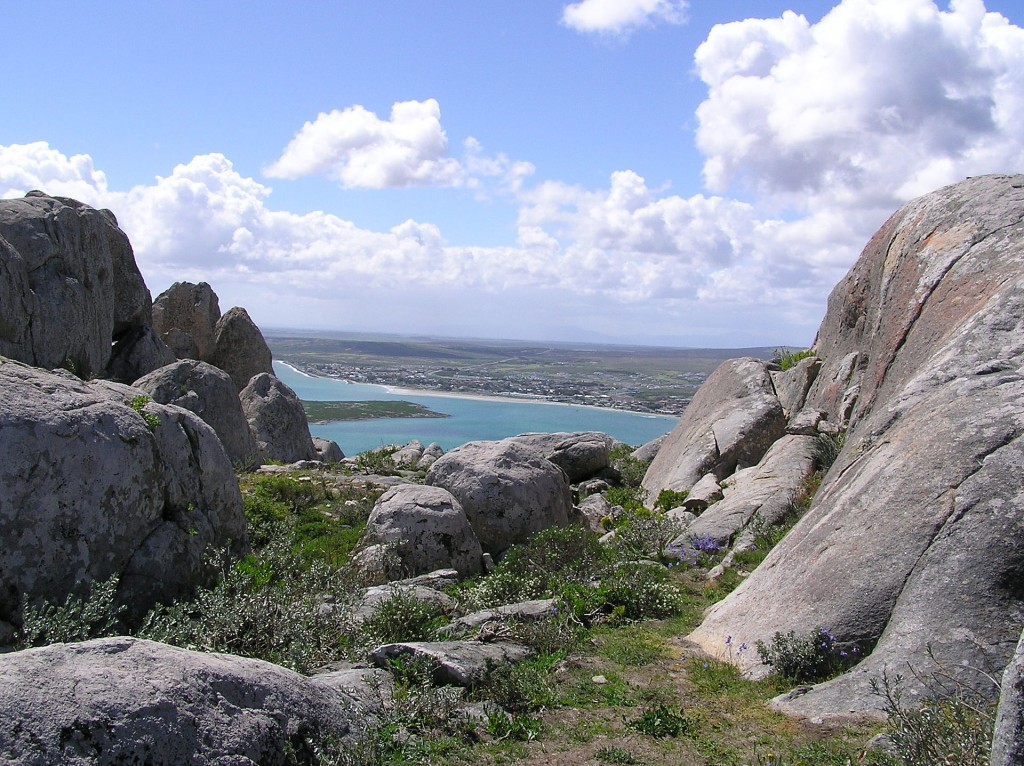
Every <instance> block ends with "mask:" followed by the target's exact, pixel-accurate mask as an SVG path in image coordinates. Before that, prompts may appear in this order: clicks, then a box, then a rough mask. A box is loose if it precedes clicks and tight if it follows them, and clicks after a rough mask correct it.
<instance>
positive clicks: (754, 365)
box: [643, 358, 786, 502]
mask: <svg viewBox="0 0 1024 766" xmlns="http://www.w3.org/2000/svg"><path fill="white" fill-rule="evenodd" d="M785 430H786V417H785V415H784V414H783V410H782V405H781V404H780V402H779V398H778V397H777V396H776V395H775V388H774V386H773V385H772V379H771V376H770V374H769V372H768V366H767V364H766V363H765V362H763V361H760V360H758V359H752V358H742V359H731V360H729V361H727V362H723V363H722V364H721V365H719V366H718V368H717V369H716V370H715V371H714V372H713V373H711V375H710V376H708V379H707V380H706V381H704V384H703V385H702V386H701V387H700V389H698V391H697V393H696V395H695V396H694V397H693V401H692V402H690V404H689V405H687V407H686V410H684V412H683V415H682V417H681V418H680V419H679V423H678V424H677V425H676V427H675V428H674V429H672V431H671V432H670V433H669V435H668V437H667V438H666V439H665V441H664V442H663V443H662V445H661V448H660V449H659V450H658V453H657V455H656V456H655V458H654V460H653V461H652V462H651V466H650V468H648V469H647V473H646V475H645V476H644V480H643V488H644V489H645V490H647V495H648V498H649V500H650V501H651V502H654V501H655V500H656V499H657V497H658V494H659V493H660V492H661V491H662V490H664V489H670V490H674V491H677V492H679V491H683V490H689V489H690V488H691V487H693V485H694V484H696V483H697V482H698V481H699V480H700V479H701V477H703V476H704V475H705V474H708V473H713V474H715V476H716V477H717V478H718V479H719V480H721V479H724V478H725V477H726V476H729V475H730V474H731V473H732V472H733V471H735V470H736V469H737V468H746V467H748V466H752V465H756V464H757V463H758V461H760V460H761V458H762V457H763V456H764V453H765V452H767V451H768V448H769V447H771V446H772V444H773V443H774V442H775V440H776V439H778V438H779V437H780V436H782V435H783V434H784V433H785Z"/></svg>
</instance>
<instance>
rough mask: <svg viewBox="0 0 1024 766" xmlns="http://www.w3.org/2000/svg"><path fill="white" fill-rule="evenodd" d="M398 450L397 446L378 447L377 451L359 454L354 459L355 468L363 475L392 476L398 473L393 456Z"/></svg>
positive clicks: (372, 450)
mask: <svg viewBox="0 0 1024 766" xmlns="http://www.w3.org/2000/svg"><path fill="white" fill-rule="evenodd" d="M399 449H400V448H399V447H397V446H393V445H392V446H387V447H378V448H377V449H371V450H367V451H366V452H360V453H359V454H358V455H356V457H355V461H356V468H357V469H359V471H361V472H362V473H365V474H374V475H377V476H392V475H394V474H396V473H398V466H397V465H396V464H395V461H394V458H393V457H392V455H394V454H395V453H396V452H398V450H399Z"/></svg>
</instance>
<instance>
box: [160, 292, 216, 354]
mask: <svg viewBox="0 0 1024 766" xmlns="http://www.w3.org/2000/svg"><path fill="white" fill-rule="evenodd" d="M219 319H220V302H219V301H218V300H217V294H216V293H215V292H214V291H213V288H212V287H210V286H209V285H208V284H207V283H206V282H200V283H199V284H198V285H196V284H192V283H191V282H175V283H174V284H173V285H171V286H170V287H168V288H167V289H166V290H164V291H163V292H162V293H160V295H158V296H157V297H156V300H155V301H153V329H154V330H156V333H157V334H158V335H159V336H160V338H161V339H162V340H163V341H164V343H166V344H167V345H168V346H169V347H170V349H171V351H173V352H174V355H175V356H176V357H177V358H178V359H199V360H201V361H209V360H210V359H211V358H212V356H213V348H214V334H215V332H216V329H217V321H218V320H219Z"/></svg>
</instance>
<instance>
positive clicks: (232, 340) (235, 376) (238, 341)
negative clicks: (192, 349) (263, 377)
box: [203, 306, 274, 391]
mask: <svg viewBox="0 0 1024 766" xmlns="http://www.w3.org/2000/svg"><path fill="white" fill-rule="evenodd" d="M203 361H207V362H210V364H212V365H214V366H216V367H219V368H220V369H222V370H224V372H226V373H227V374H228V375H230V376H231V382H232V383H234V385H235V391H241V390H242V389H243V388H245V387H246V386H247V385H249V381H250V380H251V379H252V377H253V376H254V375H259V374H260V373H261V372H266V373H269V374H273V372H274V367H273V358H272V357H271V355H270V347H269V346H268V345H267V341H266V340H264V338H263V333H261V332H260V328H259V327H257V326H256V323H255V322H253V321H252V319H250V317H249V314H248V312H247V311H246V310H245V309H243V308H240V307H238V306H235V307H234V308H233V309H230V310H228V312H227V313H225V314H224V315H223V316H222V317H220V319H218V320H217V324H216V325H215V326H214V328H213V345H212V348H211V349H210V351H209V358H204V360H203Z"/></svg>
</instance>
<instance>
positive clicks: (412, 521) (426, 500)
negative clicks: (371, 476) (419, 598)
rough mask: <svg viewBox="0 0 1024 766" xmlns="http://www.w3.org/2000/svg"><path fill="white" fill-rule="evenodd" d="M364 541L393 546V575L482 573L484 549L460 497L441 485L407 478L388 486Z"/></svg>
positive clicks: (374, 510) (468, 574) (389, 572)
mask: <svg viewBox="0 0 1024 766" xmlns="http://www.w3.org/2000/svg"><path fill="white" fill-rule="evenodd" d="M363 544H365V545H378V544H386V545H389V546H391V548H392V551H393V553H394V556H395V561H396V566H394V567H392V568H390V569H389V571H388V572H387V574H388V576H389V578H390V579H398V578H399V577H402V576H409V575H417V574H425V573H427V572H432V571H434V570H437V569H444V568H450V569H455V570H458V572H459V573H460V575H461V576H462V577H469V576H471V575H476V574H479V573H480V571H481V566H482V565H481V561H480V556H481V555H482V553H483V551H482V550H481V547H480V542H479V541H478V540H477V537H476V534H474V532H473V528H472V526H471V525H470V522H469V519H468V518H467V517H466V513H465V511H464V510H463V508H462V506H461V505H460V504H459V501H458V500H456V499H455V498H454V497H453V496H452V494H451V493H450V492H448V490H446V489H442V488H441V487H433V486H423V485H419V484H405V485H402V486H398V487H393V488H392V489H389V490H388V491H387V492H385V493H384V494H383V495H382V496H381V497H380V499H379V500H377V503H376V504H375V505H374V507H373V511H372V512H371V513H370V518H369V519H368V520H367V522H366V532H365V533H364V536H363Z"/></svg>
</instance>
